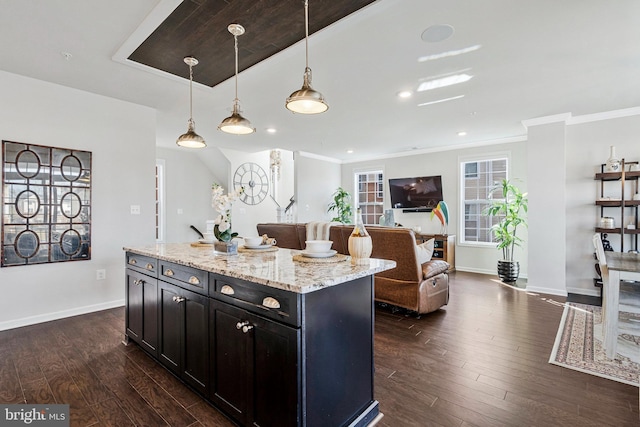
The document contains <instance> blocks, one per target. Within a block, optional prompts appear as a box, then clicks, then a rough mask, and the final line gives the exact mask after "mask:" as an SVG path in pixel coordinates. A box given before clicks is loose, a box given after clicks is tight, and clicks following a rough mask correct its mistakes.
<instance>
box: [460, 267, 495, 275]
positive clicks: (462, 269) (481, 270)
mask: <svg viewBox="0 0 640 427" xmlns="http://www.w3.org/2000/svg"><path fill="white" fill-rule="evenodd" d="M456 271H464V272H465V273H478V274H493V275H494V276H497V275H498V274H497V273H496V271H495V270H483V269H479V268H469V267H459V266H457V265H456Z"/></svg>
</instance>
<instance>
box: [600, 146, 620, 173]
mask: <svg viewBox="0 0 640 427" xmlns="http://www.w3.org/2000/svg"><path fill="white" fill-rule="evenodd" d="M604 171H605V172H620V160H619V159H618V157H617V156H616V147H615V146H614V145H612V146H611V152H610V154H609V158H608V159H607V163H605V165H604Z"/></svg>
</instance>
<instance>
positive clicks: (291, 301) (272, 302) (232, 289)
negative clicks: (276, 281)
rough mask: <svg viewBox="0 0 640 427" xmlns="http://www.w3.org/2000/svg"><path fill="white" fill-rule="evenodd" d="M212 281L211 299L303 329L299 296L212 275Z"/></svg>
mask: <svg viewBox="0 0 640 427" xmlns="http://www.w3.org/2000/svg"><path fill="white" fill-rule="evenodd" d="M209 280H210V282H211V283H212V286H211V288H210V292H209V295H210V296H212V297H213V298H216V299H218V300H220V301H224V302H227V303H229V304H231V305H235V306H237V307H242V308H244V309H246V310H248V311H251V312H253V313H256V314H259V315H260V316H263V317H267V318H270V319H275V320H279V321H281V322H283V323H286V324H288V325H292V326H295V327H298V326H300V309H299V301H300V299H299V295H298V294H296V293H294V292H287V291H283V290H280V289H275V288H270V287H268V286H263V285H259V284H256V283H251V282H247V281H244V280H240V279H234V278H231V277H223V276H218V275H215V274H213V273H212V274H211V275H210V278H209Z"/></svg>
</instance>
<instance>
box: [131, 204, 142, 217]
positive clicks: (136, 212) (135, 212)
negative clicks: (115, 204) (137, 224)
mask: <svg viewBox="0 0 640 427" xmlns="http://www.w3.org/2000/svg"><path fill="white" fill-rule="evenodd" d="M131 215H140V205H131Z"/></svg>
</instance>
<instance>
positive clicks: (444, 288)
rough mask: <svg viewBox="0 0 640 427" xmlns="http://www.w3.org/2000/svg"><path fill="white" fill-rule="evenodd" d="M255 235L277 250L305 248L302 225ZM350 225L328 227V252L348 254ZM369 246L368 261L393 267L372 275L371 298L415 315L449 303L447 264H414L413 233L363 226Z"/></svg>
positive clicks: (274, 226)
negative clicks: (388, 262) (266, 238)
mask: <svg viewBox="0 0 640 427" xmlns="http://www.w3.org/2000/svg"><path fill="white" fill-rule="evenodd" d="M257 230H258V234H259V235H264V234H267V235H268V236H269V237H273V238H275V239H276V240H277V242H278V243H277V244H278V246H279V247H281V248H289V249H298V250H302V249H304V248H305V240H306V238H307V229H306V224H291V223H262V224H258V225H257ZM352 231H353V225H338V226H332V227H331V228H330V231H329V240H332V241H333V245H332V249H335V250H336V251H338V252H339V253H341V254H345V255H348V254H349V249H348V248H349V246H348V245H349V236H350V235H351V232H352ZM367 231H368V232H369V234H370V235H371V240H372V243H373V252H372V254H371V257H372V258H381V259H389V260H393V261H395V262H396V268H394V269H391V270H387V271H383V272H381V273H378V274H376V275H375V299H376V301H379V302H383V303H388V304H391V305H395V306H398V307H403V308H406V309H408V310H412V311H415V312H417V313H419V314H424V313H430V312H432V311H435V310H438V309H439V308H440V307H442V306H443V305H446V304H447V303H448V302H449V276H448V273H447V270H448V269H449V264H448V263H447V262H445V261H442V260H430V261H427V262H425V263H424V264H422V265H420V264H418V261H417V258H416V238H415V234H414V233H413V230H411V229H408V228H397V227H377V226H371V227H367Z"/></svg>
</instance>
